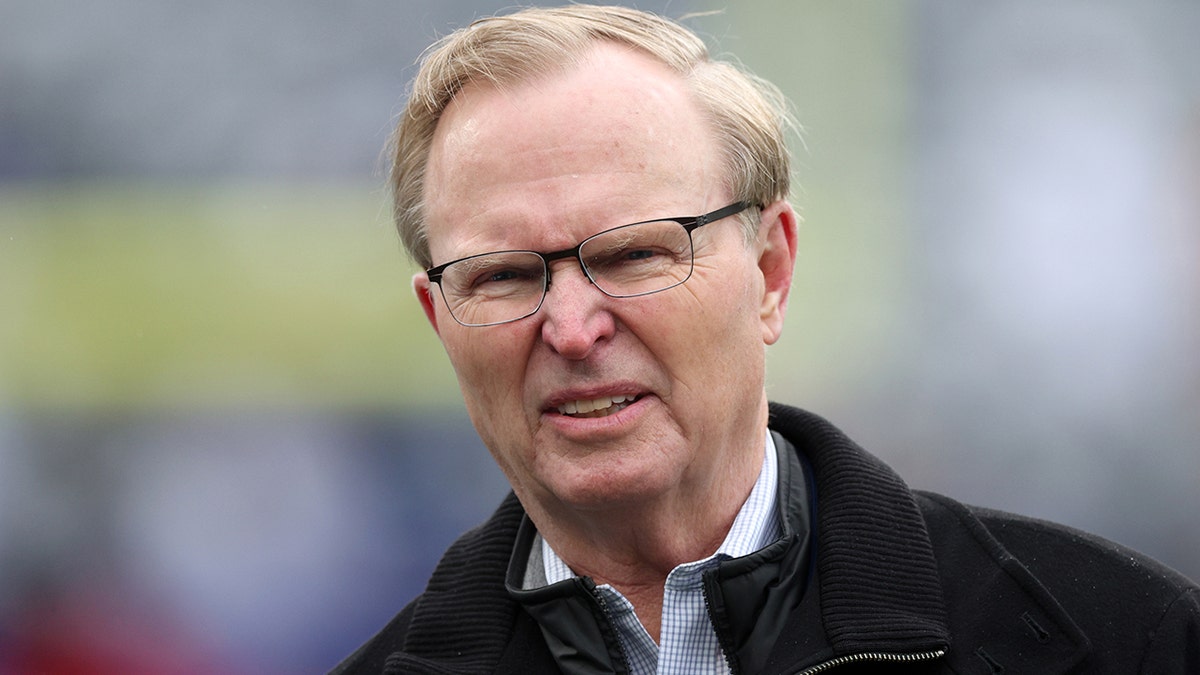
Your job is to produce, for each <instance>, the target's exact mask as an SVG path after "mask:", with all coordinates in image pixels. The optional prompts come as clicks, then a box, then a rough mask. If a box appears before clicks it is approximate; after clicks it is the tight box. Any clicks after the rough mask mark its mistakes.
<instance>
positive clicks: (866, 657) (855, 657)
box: [796, 649, 946, 675]
mask: <svg viewBox="0 0 1200 675" xmlns="http://www.w3.org/2000/svg"><path fill="white" fill-rule="evenodd" d="M945 655H946V650H945V649H938V650H936V651H932V652H921V653H918V654H877V653H871V652H868V653H866V654H849V655H847V656H839V657H837V658H836V659H833V660H830V661H826V662H824V663H818V664H817V665H815V666H813V667H811V668H808V669H805V670H802V671H800V672H799V673H797V674H796V675H816V674H817V673H823V672H825V671H827V670H829V669H831V668H837V667H838V666H844V665H846V664H848V663H862V662H864V661H885V662H892V663H911V662H913V661H932V660H934V659H940V658H942V657H943V656H945Z"/></svg>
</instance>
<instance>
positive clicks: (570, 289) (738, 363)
mask: <svg viewBox="0 0 1200 675" xmlns="http://www.w3.org/2000/svg"><path fill="white" fill-rule="evenodd" d="M786 120H787V115H786V113H785V108H784V105H783V102H782V97H780V96H779V94H778V92H777V91H776V90H775V89H774V88H773V87H771V86H770V85H768V84H766V83H764V82H762V81H760V80H757V79H755V78H752V77H750V76H748V75H746V74H744V73H742V72H741V71H739V70H738V69H737V68H735V67H733V66H730V65H728V64H723V63H718V62H714V61H711V60H709V58H708V56H707V52H706V50H705V47H704V45H703V43H702V42H701V41H700V40H699V39H698V38H696V36H694V35H693V34H692V33H690V32H689V31H687V30H686V29H684V28H682V27H680V26H678V25H676V24H674V23H671V22H668V21H665V20H663V19H660V18H658V17H655V16H652V15H648V14H644V13H641V12H637V11H634V10H629V9H622V8H609V7H593V6H587V5H572V6H570V7H565V8H561V9H529V10H525V11H521V12H518V13H516V14H513V15H511V16H509V17H505V18H496V19H491V20H486V21H481V22H477V23H476V24H474V25H472V26H471V27H469V28H467V29H465V30H463V31H460V32H458V33H455V34H453V35H451V36H449V37H447V38H446V39H444V40H443V41H441V42H440V43H439V44H438V45H436V46H435V48H434V49H433V50H432V51H430V52H429V53H428V54H427V56H426V58H425V60H424V61H423V63H422V66H421V70H420V72H419V73H418V75H417V77H416V81H415V83H414V85H413V91H412V94H411V97H410V99H409V103H408V106H407V108H406V110H405V112H404V115H403V117H402V120H401V122H400V125H399V128H398V129H397V132H396V136H395V163H394V166H393V186H392V187H393V189H394V193H395V215H396V218H397V222H398V227H399V229H400V231H401V234H402V237H403V239H404V242H405V245H406V247H407V248H408V250H409V252H410V253H411V254H412V256H413V257H414V258H415V259H416V260H417V261H418V263H419V264H420V265H421V266H422V267H423V268H427V271H425V272H423V273H420V274H417V275H416V276H415V277H414V282H413V285H414V289H415V291H416V295H417V297H418V299H419V300H420V302H421V305H422V307H423V308H424V310H425V314H426V316H427V317H428V319H429V322H430V324H431V325H432V326H433V328H434V330H435V331H436V332H437V334H438V336H439V338H440V339H441V341H442V344H443V345H444V347H445V349H446V352H447V354H448V355H449V357H450V361H451V363H452V364H453V366H454V369H455V373H456V375H457V377H458V380H459V384H460V386H461V389H462V393H463V398H464V400H465V402H466V406H467V410H468V411H469V413H470V416H471V419H472V421H473V423H474V425H475V427H476V429H477V430H478V432H479V434H480V436H481V437H482V438H483V440H484V442H485V444H486V445H487V447H488V448H489V450H490V451H491V453H492V455H493V457H494V458H495V460H496V462H497V463H498V464H499V466H500V468H501V469H502V470H503V471H504V473H505V475H506V476H507V478H508V479H509V481H510V483H511V485H512V488H513V495H512V496H510V498H509V499H507V500H506V501H505V502H504V503H503V504H502V505H501V506H500V508H499V509H498V510H497V512H496V513H495V515H494V516H493V517H492V518H491V519H490V520H489V521H488V522H487V523H485V524H484V525H482V526H480V527H479V528H477V529H475V530H473V531H471V532H469V533H467V534H466V535H464V536H463V537H462V538H461V539H460V540H459V541H458V542H456V543H455V544H454V545H453V546H452V547H451V548H450V549H449V550H448V551H447V552H446V554H445V556H444V557H443V559H442V562H441V563H440V564H439V566H438V568H437V570H436V571H435V572H434V575H433V577H432V578H431V580H430V581H429V584H428V586H427V588H426V590H425V592H424V593H423V594H422V595H421V596H420V597H418V598H417V599H416V600H414V601H413V602H412V603H411V604H409V605H408V606H407V607H406V608H404V610H403V611H401V612H400V614H399V615H398V616H397V617H396V618H395V619H394V620H393V621H392V622H391V624H389V625H388V626H387V627H386V628H384V629H383V631H382V632H381V633H379V635H377V636H376V637H375V638H373V639H372V640H371V641H369V642H368V643H367V644H365V645H364V646H363V647H362V648H361V649H359V650H358V652H356V653H355V654H354V655H352V656H351V657H350V658H349V659H347V660H346V661H345V662H344V663H343V664H341V665H340V666H339V667H338V669H337V672H341V673H380V672H390V673H410V672H414V673H491V672H496V673H544V672H569V673H653V672H662V673H667V672H669V673H716V672H735V673H760V672H762V673H798V672H805V673H816V672H824V671H826V670H830V671H831V672H837V673H854V672H897V673H950V672H958V673H966V672H983V673H998V672H1010V673H1066V672H1098V673H1133V672H1147V673H1149V672H1153V673H1168V672H1169V673H1184V672H1192V673H1195V672H1200V589H1197V587H1196V586H1195V585H1194V584H1192V583H1191V582H1189V581H1188V580H1186V579H1184V578H1182V577H1181V576H1179V575H1177V574H1175V573H1173V572H1171V571H1169V570H1167V569H1165V568H1163V567H1162V566H1160V565H1158V564H1156V563H1154V562H1153V561H1150V560H1148V559H1146V558H1144V557H1140V556H1138V555H1137V554H1135V553H1132V552H1130V551H1127V550H1124V549H1121V548H1119V547H1117V546H1116V545H1114V544H1111V543H1108V542H1104V541H1102V540H1099V539H1097V538H1093V537H1090V536H1088V535H1085V534H1081V533H1078V532H1073V531H1069V530H1066V529H1065V528H1061V527H1058V526H1054V525H1050V524H1046V523H1041V522H1036V521H1032V520H1027V519H1022V518H1019V517H1015V516H1010V515H1005V514H999V513H995V512H991V511H986V510H982V509H975V508H970V507H964V506H962V505H960V504H958V503H956V502H954V501H951V500H949V499H947V498H945V497H940V496H936V495H928V494H917V493H913V492H912V491H910V490H909V489H908V488H907V487H906V486H905V485H904V483H903V482H902V481H901V480H900V479H899V478H898V477H896V476H895V475H894V474H893V473H892V472H891V471H890V470H889V469H888V468H887V467H886V466H884V465H883V464H881V463H880V462H879V461H878V460H876V459H874V458H873V457H872V456H871V455H868V454H867V453H866V452H864V451H863V450H861V449H859V448H858V447H857V446H855V445H854V444H853V443H852V442H851V441H849V440H848V439H847V438H845V437H844V436H843V435H842V434H841V433H840V432H838V431H837V429H835V428H834V427H832V426H831V425H829V424H828V423H827V422H825V421H824V420H822V419H820V418H818V417H816V416H814V415H811V414H809V413H806V412H803V411H801V410H797V409H795V408H789V407H786V406H782V405H776V404H768V402H767V398H766V394H765V391H764V370H765V366H764V352H765V347H766V346H767V345H769V344H771V343H773V342H775V340H776V339H778V337H779V335H780V331H781V329H782V325H783V319H784V314H785V311H786V308H787V299H788V289H789V285H790V282H791V276H792V268H793V264H794V262H795V256H796V216H795V214H794V213H793V211H792V208H791V206H789V204H788V202H787V194H788V187H789V177H788V171H789V163H788V155H787V150H786V147H785V144H784V130H785V127H786V126H787V125H786ZM431 451H436V449H431Z"/></svg>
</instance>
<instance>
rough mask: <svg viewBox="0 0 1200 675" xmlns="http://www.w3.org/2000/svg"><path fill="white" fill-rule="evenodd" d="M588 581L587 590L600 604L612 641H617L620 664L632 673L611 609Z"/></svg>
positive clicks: (593, 584) (594, 585)
mask: <svg viewBox="0 0 1200 675" xmlns="http://www.w3.org/2000/svg"><path fill="white" fill-rule="evenodd" d="M588 581H589V584H588V585H589V586H590V588H589V589H588V590H589V592H590V594H591V596H592V597H593V598H594V599H595V600H596V604H598V605H600V611H601V613H603V614H604V623H605V624H606V625H607V627H608V630H609V632H610V633H612V639H613V642H616V643H617V655H618V656H620V657H621V665H623V666H624V667H625V671H624V672H626V673H632V672H633V666H632V665H631V664H630V662H629V654H626V653H625V645H624V644H622V643H621V638H620V636H619V635H617V626H616V624H615V623H614V622H613V616H612V610H611V609H609V608H608V601H607V600H605V599H604V594H603V593H601V592H600V591H599V590H597V589H596V584H595V583H594V582H592V581H591V579H589V580H588ZM605 642H607V640H606V641H605Z"/></svg>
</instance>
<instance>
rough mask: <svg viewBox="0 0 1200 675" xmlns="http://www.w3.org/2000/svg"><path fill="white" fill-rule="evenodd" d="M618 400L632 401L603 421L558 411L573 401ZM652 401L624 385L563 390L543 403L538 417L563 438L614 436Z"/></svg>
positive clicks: (650, 396) (648, 395) (638, 389)
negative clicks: (609, 398)
mask: <svg viewBox="0 0 1200 675" xmlns="http://www.w3.org/2000/svg"><path fill="white" fill-rule="evenodd" d="M622 396H625V397H630V398H632V399H633V400H632V401H629V402H627V403H626V404H625V407H623V408H622V409H620V410H618V411H617V412H615V413H613V414H611V415H605V416H603V417H572V416H571V415H566V414H563V413H561V412H559V411H558V409H559V407H560V406H562V405H564V404H566V403H569V402H573V401H583V400H594V399H598V398H605V397H613V398H616V397H622ZM654 399H655V396H654V394H652V393H650V392H648V391H646V390H645V389H643V388H641V387H637V386H634V385H625V384H620V385H608V386H604V387H595V388H586V389H571V390H564V391H561V392H555V393H554V394H553V395H552V396H551V397H549V398H548V399H546V402H545V404H544V405H543V406H542V413H541V417H542V419H543V421H544V422H546V423H549V424H551V425H553V426H554V427H555V428H556V429H558V430H560V431H561V432H562V433H564V434H565V435H567V436H576V435H581V434H582V435H593V434H596V433H600V432H608V433H618V432H620V431H621V429H622V428H624V427H626V426H627V425H629V424H631V423H633V422H634V421H635V420H636V419H637V418H638V417H640V416H641V414H642V412H643V411H644V410H646V409H647V407H648V406H649V405H650V403H651V401H652V400H654Z"/></svg>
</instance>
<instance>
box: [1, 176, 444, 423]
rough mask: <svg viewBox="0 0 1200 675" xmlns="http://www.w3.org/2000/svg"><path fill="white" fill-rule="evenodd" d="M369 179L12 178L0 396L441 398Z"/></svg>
mask: <svg viewBox="0 0 1200 675" xmlns="http://www.w3.org/2000/svg"><path fill="white" fill-rule="evenodd" d="M410 276H411V270H410V268H409V266H408V261H407V258H406V257H405V256H404V255H403V254H402V253H401V250H400V244H399V241H398V238H397V237H396V235H395V233H394V232H393V230H392V228H391V225H390V224H389V223H388V219H387V211H386V205H385V200H384V198H383V197H382V195H381V193H380V191H379V190H378V189H377V188H376V187H375V186H372V185H369V184H364V185H344V186H331V185H258V186H252V187H248V186H245V185H239V186H209V187H203V186H197V185H160V184H86V185H61V184H56V185H32V186H20V187H17V186H11V185H10V186H6V187H5V188H4V189H3V191H0V313H2V316H3V317H4V320H3V324H2V327H0V373H2V377H0V403H8V404H9V405H12V404H16V405H19V406H21V407H79V406H83V407H118V408H130V407H132V408H160V407H167V408H172V407H189V408H195V407H200V408H207V407H218V408H220V407H226V406H241V405H245V404H257V405H267V406H271V405H319V406H324V407H335V408H336V407H341V406H354V407H361V406H378V405H392V404H413V403H417V402H422V401H425V402H432V403H436V402H447V401H450V400H452V397H454V396H456V395H457V394H456V391H455V390H454V388H453V381H452V378H447V377H446V372H447V371H448V366H446V363H445V357H444V356H443V355H442V352H441V348H440V347H439V346H438V344H437V342H436V340H435V339H434V336H433V335H432V333H431V331H429V330H427V329H426V326H425V319H424V317H423V316H422V314H421V311H420V308H419V307H418V306H417V305H416V303H415V302H413V301H411V300H410V291H409V279H410Z"/></svg>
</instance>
